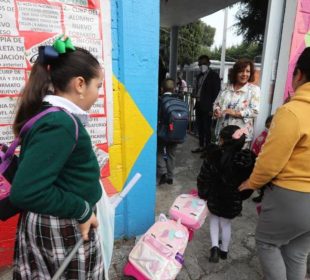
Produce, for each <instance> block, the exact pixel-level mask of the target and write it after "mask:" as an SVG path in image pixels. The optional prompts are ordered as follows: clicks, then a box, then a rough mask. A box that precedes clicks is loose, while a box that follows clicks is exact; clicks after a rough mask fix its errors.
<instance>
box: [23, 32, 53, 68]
mask: <svg viewBox="0 0 310 280" xmlns="http://www.w3.org/2000/svg"><path fill="white" fill-rule="evenodd" d="M58 37H59V35H56V36H54V37H51V38H48V39H47V40H45V41H42V42H40V43H39V44H36V45H33V46H32V47H31V48H30V49H27V50H26V58H27V60H28V61H29V63H31V64H33V63H34V62H35V59H32V58H33V57H34V56H35V58H36V56H37V55H38V54H39V46H52V45H53V44H54V42H55V40H56V39H57V38H58Z"/></svg>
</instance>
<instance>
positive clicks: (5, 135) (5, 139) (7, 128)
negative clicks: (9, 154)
mask: <svg viewBox="0 0 310 280" xmlns="http://www.w3.org/2000/svg"><path fill="white" fill-rule="evenodd" d="M13 140H14V134H13V128H12V126H11V125H1V126H0V143H3V144H7V145H9V144H10V143H11V142H12V141H13Z"/></svg>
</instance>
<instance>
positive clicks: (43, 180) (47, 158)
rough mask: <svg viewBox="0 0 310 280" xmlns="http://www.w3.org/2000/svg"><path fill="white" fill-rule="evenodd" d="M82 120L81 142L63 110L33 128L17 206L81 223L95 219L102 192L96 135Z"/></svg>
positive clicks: (15, 185)
mask: <svg viewBox="0 0 310 280" xmlns="http://www.w3.org/2000/svg"><path fill="white" fill-rule="evenodd" d="M76 119H77V118H76ZM77 122H78V125H79V137H78V141H77V143H76V139H75V130H76V129H75V124H74V122H73V120H72V119H71V118H70V117H69V116H68V115H67V114H66V113H65V112H62V111H60V112H53V113H49V114H47V115H46V116H44V117H42V118H41V119H40V120H38V121H37V122H36V123H35V124H34V125H33V127H32V128H31V129H30V131H28V132H27V134H26V135H25V137H24V139H23V141H22V145H21V153H20V157H19V166H18V169H17V172H16V174H15V177H14V180H13V182H12V189H11V194H10V200H11V202H12V204H13V205H15V206H16V207H18V208H21V209H23V210H26V211H31V212H35V213H39V214H47V215H51V216H57V217H60V218H73V219H77V220H78V221H79V222H80V223H84V222H85V221H87V220H88V219H89V218H90V216H91V214H92V207H93V206H94V205H95V204H96V202H97V201H98V200H99V199H100V197H101V194H102V190H101V186H100V183H99V176H100V170H99V166H98V162H97V158H96V155H95V153H94V151H93V149H92V146H91V140H90V137H89V135H88V133H87V131H86V129H85V128H84V127H83V125H82V123H81V122H80V120H78V119H77ZM75 145H76V146H75ZM74 146H75V147H74ZM73 148H74V150H73Z"/></svg>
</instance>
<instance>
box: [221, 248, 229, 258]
mask: <svg viewBox="0 0 310 280" xmlns="http://www.w3.org/2000/svg"><path fill="white" fill-rule="evenodd" d="M227 254H228V252H225V251H222V250H221V249H220V258H221V259H222V260H227Z"/></svg>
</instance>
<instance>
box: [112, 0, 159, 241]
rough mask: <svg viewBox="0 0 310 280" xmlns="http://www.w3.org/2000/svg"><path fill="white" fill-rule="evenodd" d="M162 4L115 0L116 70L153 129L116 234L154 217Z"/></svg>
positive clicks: (141, 228) (137, 229) (140, 228)
mask: <svg viewBox="0 0 310 280" xmlns="http://www.w3.org/2000/svg"><path fill="white" fill-rule="evenodd" d="M159 5H160V1H156V0H111V6H112V12H111V15H112V46H113V49H112V60H113V61H112V65H113V74H114V75H115V77H116V78H117V79H118V80H119V82H121V83H122V84H123V85H124V86H125V88H126V90H127V92H129V94H130V96H131V98H132V99H133V100H134V102H135V104H136V105H137V107H138V108H139V110H140V111H141V113H142V114H143V116H144V118H145V119H146V120H147V122H148V123H149V125H150V126H151V127H152V129H153V130H154V134H153V135H152V136H151V138H150V139H149V140H148V142H147V143H146V145H145V146H144V148H143V150H142V152H141V153H140V155H139V157H138V159H137V160H136V162H135V164H134V166H133V168H132V169H131V171H130V174H129V176H128V178H132V177H133V175H134V174H135V173H136V172H140V173H141V174H142V178H141V179H140V181H139V182H138V184H137V186H135V187H134V188H133V190H132V191H131V192H130V193H129V195H128V197H127V198H126V199H125V200H124V202H123V203H122V204H121V205H120V206H119V207H118V209H117V212H116V229H115V236H116V238H120V237H124V236H126V237H131V236H135V235H139V234H142V233H144V232H145V231H146V230H147V229H148V228H149V227H150V226H151V225H152V224H153V222H154V214H155V197H156V179H155V178H156V122H157V92H158V89H157V87H158V82H157V81H158V53H159V29H160V27H159V15H160V12H159V10H160V9H159Z"/></svg>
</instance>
